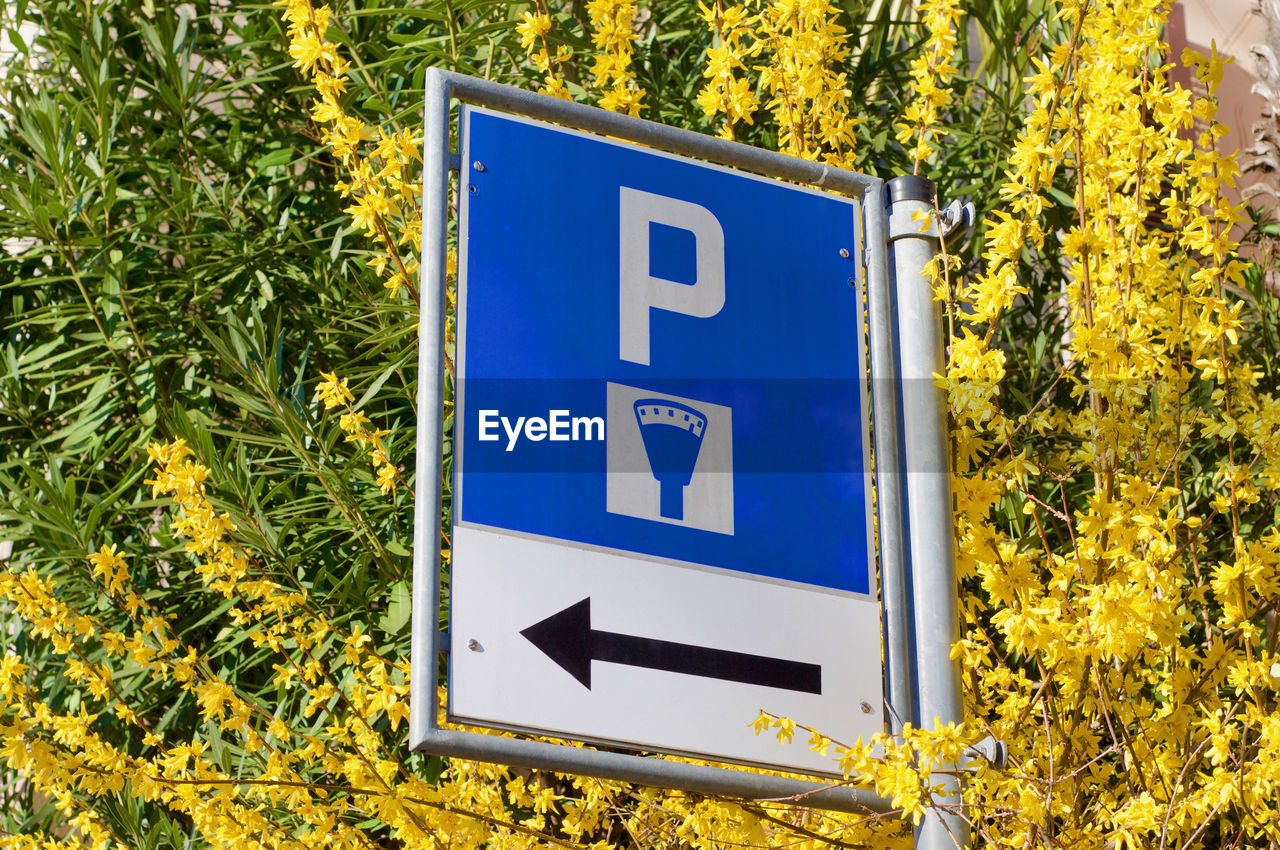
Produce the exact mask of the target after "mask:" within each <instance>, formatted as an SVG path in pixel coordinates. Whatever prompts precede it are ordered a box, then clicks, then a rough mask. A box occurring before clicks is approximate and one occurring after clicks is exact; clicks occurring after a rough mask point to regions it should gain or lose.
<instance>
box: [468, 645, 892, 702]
mask: <svg viewBox="0 0 1280 850" xmlns="http://www.w3.org/2000/svg"><path fill="white" fill-rule="evenodd" d="M473 642H474V641H473ZM862 713H863V714H870V713H871V703H869V702H865V701H864V702H863V703H862Z"/></svg>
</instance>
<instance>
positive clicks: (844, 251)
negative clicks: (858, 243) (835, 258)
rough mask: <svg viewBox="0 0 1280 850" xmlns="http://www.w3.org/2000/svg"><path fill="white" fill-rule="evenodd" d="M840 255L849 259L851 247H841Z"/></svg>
mask: <svg viewBox="0 0 1280 850" xmlns="http://www.w3.org/2000/svg"><path fill="white" fill-rule="evenodd" d="M840 256H842V257H844V258H845V259H846V260H847V259H849V249H848V248H841V249H840Z"/></svg>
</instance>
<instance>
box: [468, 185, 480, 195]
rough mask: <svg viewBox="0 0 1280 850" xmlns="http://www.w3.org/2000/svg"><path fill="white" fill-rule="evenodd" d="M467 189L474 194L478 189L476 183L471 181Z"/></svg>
mask: <svg viewBox="0 0 1280 850" xmlns="http://www.w3.org/2000/svg"><path fill="white" fill-rule="evenodd" d="M467 191H468V192H470V193H471V194H473V195H474V194H475V193H476V192H477V191H478V190H477V189H476V184H474V183H472V184H471V185H470V186H468V187H467Z"/></svg>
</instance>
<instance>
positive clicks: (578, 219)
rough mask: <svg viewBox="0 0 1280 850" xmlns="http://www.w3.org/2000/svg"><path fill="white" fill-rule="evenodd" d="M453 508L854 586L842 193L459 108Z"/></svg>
mask: <svg viewBox="0 0 1280 850" xmlns="http://www.w3.org/2000/svg"><path fill="white" fill-rule="evenodd" d="M463 148H464V149H463V155H464V159H463V172H464V177H463V181H462V186H463V191H462V197H461V203H460V208H461V213H460V215H461V228H460V233H461V234H462V235H461V242H460V287H459V310H458V312H459V328H458V331H459V334H458V352H457V355H458V362H459V378H460V381H459V388H458V403H459V406H458V410H457V416H456V419H455V425H454V446H455V451H456V457H455V463H456V466H455V474H456V482H455V489H454V521H455V523H458V524H460V525H463V526H469V527H477V528H488V529H498V530H504V531H510V532H516V533H518V534H521V535H528V536H532V537H535V538H539V539H544V540H551V541H563V542H567V543H570V544H573V545H579V546H583V547H588V548H594V549H600V550H604V551H609V552H615V553H623V554H633V555H639V556H643V557H649V558H656V559H661V560H664V561H672V562H677V563H682V564H693V565H698V566H702V567H714V568H719V569H724V570H732V571H735V572H739V573H745V574H749V575H753V576H758V577H761V578H766V579H773V580H780V581H785V582H796V583H799V584H803V585H812V586H818V587H822V588H829V589H833V590H837V591H844V592H849V593H854V594H873V593H874V584H873V574H872V568H871V565H870V561H869V555H868V553H869V551H870V542H869V540H868V539H867V534H868V522H867V517H868V507H867V502H868V500H869V492H868V490H867V482H868V480H869V479H868V477H867V475H866V468H865V466H866V463H867V460H866V458H867V448H866V433H867V411H866V410H865V401H864V385H863V375H864V369H863V361H862V356H861V328H862V322H861V299H860V294H859V293H860V291H861V289H860V285H859V284H860V270H859V268H860V257H861V247H860V246H861V242H860V239H859V235H860V234H859V224H858V221H859V208H858V205H857V203H856V202H855V201H853V200H850V199H847V198H841V197H837V196H832V195H828V194H824V193H821V192H817V191H813V190H809V189H804V188H799V187H796V186H792V185H789V184H786V183H782V182H779V181H774V180H767V179H764V178H759V177H755V176H751V175H747V174H743V173H741V172H735V171H732V170H729V169H725V168H721V167H717V166H711V165H707V164H703V163H698V162H695V161H691V160H688V159H682V158H678V157H674V156H670V155H666V154H662V153H657V152H654V151H651V150H647V149H644V148H641V147H637V146H634V145H630V144H624V143H620V142H614V141H610V140H606V139H603V138H600V137H597V136H590V135H587V134H583V133H578V132H575V131H570V130H565V129H562V128H557V127H553V126H550V125H545V124H540V123H537V122H533V121H529V120H526V119H521V118H515V117H511V116H506V115H501V114H497V113H492V112H487V111H484V110H479V109H468V110H467V111H466V114H465V118H464V140H463Z"/></svg>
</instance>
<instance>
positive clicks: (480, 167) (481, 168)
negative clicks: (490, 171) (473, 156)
mask: <svg viewBox="0 0 1280 850" xmlns="http://www.w3.org/2000/svg"><path fill="white" fill-rule="evenodd" d="M471 167H472V168H474V169H475V170H476V171H484V163H483V162H481V161H480V160H478V159H477V160H476V161H475V162H473V163H471Z"/></svg>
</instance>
